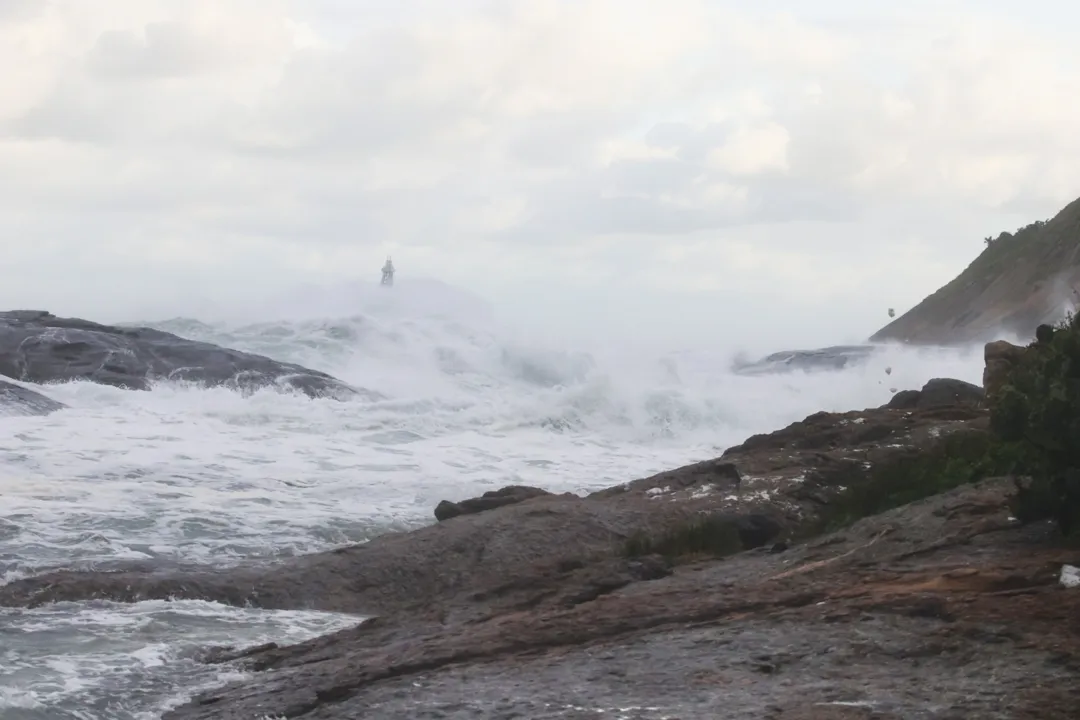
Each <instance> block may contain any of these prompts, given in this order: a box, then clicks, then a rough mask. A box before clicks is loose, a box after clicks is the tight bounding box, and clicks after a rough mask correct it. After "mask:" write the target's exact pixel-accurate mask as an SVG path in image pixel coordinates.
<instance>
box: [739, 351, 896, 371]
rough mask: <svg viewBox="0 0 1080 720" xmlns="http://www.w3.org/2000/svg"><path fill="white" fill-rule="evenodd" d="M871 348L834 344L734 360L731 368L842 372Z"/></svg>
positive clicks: (867, 353)
mask: <svg viewBox="0 0 1080 720" xmlns="http://www.w3.org/2000/svg"><path fill="white" fill-rule="evenodd" d="M876 350H877V348H876V347H874V346H873V345H836V346H833V347H827V348H819V349H816V350H783V351H781V352H776V353H773V354H772V355H768V356H766V357H764V358H761V359H760V360H754V361H750V360H746V359H744V358H737V359H736V360H735V361H734V362H733V363H732V365H731V370H732V372H734V373H736V374H738V375H771V374H774V373H788V372H795V371H802V372H811V371H819V370H844V369H846V368H849V367H854V366H855V365H858V364H861V363H863V362H865V361H866V360H867V359H868V358H869V357H870V356H871V355H872V354H873V353H874V352H876Z"/></svg>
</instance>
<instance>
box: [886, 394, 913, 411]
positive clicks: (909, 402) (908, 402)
mask: <svg viewBox="0 0 1080 720" xmlns="http://www.w3.org/2000/svg"><path fill="white" fill-rule="evenodd" d="M921 397H922V393H921V392H919V391H918V390H901V391H900V392H898V393H896V394H895V395H893V396H892V398H891V399H890V400H889V402H887V403H885V405H884V406H883V407H887V408H889V409H890V410H913V409H915V408H917V407H918V406H919V399H920V398H921Z"/></svg>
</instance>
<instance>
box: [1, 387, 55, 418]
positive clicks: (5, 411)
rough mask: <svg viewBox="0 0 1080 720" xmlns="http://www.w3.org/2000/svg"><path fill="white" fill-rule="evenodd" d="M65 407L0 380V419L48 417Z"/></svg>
mask: <svg viewBox="0 0 1080 720" xmlns="http://www.w3.org/2000/svg"><path fill="white" fill-rule="evenodd" d="M65 407H67V406H66V405H64V403H62V402H57V401H56V400H53V399H52V398H48V397H45V396H44V395H42V394H41V393H39V392H36V391H34V390H30V389H28V388H24V387H22V386H21V385H16V384H14V383H9V382H4V381H3V380H0V417H2V416H4V415H7V416H13V415H23V416H28V415H48V414H49V413H54V412H56V411H57V410H63V409H64V408H65Z"/></svg>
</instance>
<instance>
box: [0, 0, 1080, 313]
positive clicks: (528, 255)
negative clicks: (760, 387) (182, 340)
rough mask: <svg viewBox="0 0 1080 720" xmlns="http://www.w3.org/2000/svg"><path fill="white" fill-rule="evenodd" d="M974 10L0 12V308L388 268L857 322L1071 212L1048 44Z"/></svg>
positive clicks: (1063, 109)
mask: <svg viewBox="0 0 1080 720" xmlns="http://www.w3.org/2000/svg"><path fill="white" fill-rule="evenodd" d="M1039 1H1041V0H1039ZM1063 7H1064V6H1063ZM982 8H983V6H981V5H977V4H974V3H968V4H960V5H954V10H953V11H952V14H943V13H939V12H935V11H932V10H930V8H929V4H928V3H915V4H909V5H905V6H904V7H903V8H897V9H896V10H895V11H893V10H890V9H886V8H873V9H868V6H865V5H861V6H855V5H854V4H853V3H852V2H850V1H849V0H829V1H828V2H823V3H816V4H814V7H813V8H812V12H811V9H810V8H808V7H807V6H805V4H800V3H794V2H787V1H785V0H770V1H769V2H766V3H763V4H762V5H761V6H760V8H759V9H758V10H754V9H751V6H748V5H746V4H744V3H735V2H734V1H733V0H732V1H730V2H724V1H721V0H672V1H671V2H668V3H664V4H660V3H656V2H651V1H649V0H580V1H571V0H520V1H519V0H514V1H513V2H509V1H508V2H494V3H487V2H479V1H473V0H469V1H468V2H466V1H465V0H462V1H461V2H455V3H440V2H427V1H425V0H401V1H400V2H390V1H389V0H355V1H350V2H343V1H339V0H309V1H307V2H299V0H297V1H296V2H287V1H286V0H100V1H99V2H95V3H86V2H82V1H81V0H54V1H53V2H49V3H44V2H25V1H20V2H14V1H13V0H6V1H0V65H2V66H3V67H4V68H5V72H4V73H3V74H2V75H0V168H2V169H3V170H2V172H0V237H2V238H4V240H3V242H4V244H5V247H4V248H3V252H4V257H5V262H4V263H3V264H2V265H0V306H8V305H21V306H25V305H28V304H30V305H53V306H54V307H55V305H54V304H55V303H57V302H72V301H71V298H73V297H75V296H77V295H78V294H79V293H78V292H76V287H77V286H78V284H79V283H80V282H82V283H90V281H89V280H87V279H86V278H87V275H88V274H90V273H94V274H96V275H95V277H96V278H100V279H95V280H94V281H93V283H100V286H101V287H102V288H106V289H107V288H110V287H112V288H116V287H119V286H121V285H123V284H124V283H125V282H127V281H128V280H130V276H131V275H132V274H134V273H139V274H141V275H142V276H143V278H144V280H140V281H139V283H136V284H140V285H145V286H146V287H149V288H156V289H157V290H158V291H160V292H162V293H166V291H168V292H169V293H171V294H172V296H175V297H183V296H184V294H185V292H188V291H189V290H190V287H191V285H192V284H193V283H204V284H206V283H221V287H218V286H217V285H213V286H211V285H206V288H205V290H204V291H203V292H204V293H208V294H210V295H213V294H215V293H217V294H218V295H220V296H221V297H222V298H224V299H228V298H229V297H236V296H243V295H247V294H250V293H251V292H252V291H253V290H252V288H255V287H260V288H273V287H280V286H284V285H287V284H290V283H294V282H301V281H303V280H305V279H329V278H343V277H350V276H355V275H356V274H357V273H360V272H361V271H364V270H366V271H367V273H368V275H370V274H372V273H373V272H374V270H375V269H377V266H378V264H379V263H381V260H382V255H383V254H385V252H386V251H388V250H390V249H392V250H393V252H394V255H395V260H396V261H397V262H398V264H399V267H400V268H401V271H402V272H403V273H421V274H429V275H438V276H441V277H443V278H444V279H446V280H447V281H449V282H459V283H460V282H478V283H480V284H481V285H482V287H479V288H478V289H480V290H481V291H484V290H485V289H486V291H487V292H489V293H491V294H499V293H503V294H513V293H515V292H516V293H517V294H518V295H519V296H521V297H522V298H524V293H525V292H526V291H525V289H524V288H526V287H527V286H528V282H525V279H532V280H535V279H537V278H543V284H544V285H545V286H547V287H555V286H561V285H560V283H562V284H563V285H565V287H566V289H567V291H568V292H570V291H580V292H584V291H585V290H584V288H587V287H589V286H590V285H591V287H592V290H591V291H590V292H598V293H605V292H607V293H609V294H611V296H612V297H615V296H617V295H618V293H619V292H623V291H625V292H631V290H633V291H636V292H638V293H648V292H652V291H655V292H658V293H659V292H669V291H671V289H672V288H681V289H680V290H679V292H685V293H691V294H693V292H696V293H699V294H700V295H701V296H702V297H705V296H709V297H714V298H720V297H728V296H729V295H731V294H732V293H735V294H738V293H742V296H743V297H748V298H749V297H754V298H757V299H756V300H754V302H760V303H766V302H770V298H771V297H775V298H777V300H776V302H782V303H785V307H787V305H786V303H789V302H790V300H791V298H793V297H794V298H798V302H799V306H800V307H809V306H810V305H813V304H814V303H825V304H826V305H827V304H828V303H833V304H834V305H833V307H834V311H835V312H837V313H846V316H847V317H850V318H851V321H850V322H852V323H863V324H865V330H867V331H870V330H872V329H874V328H873V323H876V320H873V321H872V320H870V319H869V318H870V317H871V316H870V315H869V311H867V314H864V315H860V314H859V312H861V311H859V312H856V311H855V310H853V309H852V308H854V307H861V306H862V305H866V304H874V303H878V302H879V301H880V304H882V305H885V306H888V305H896V306H902V305H903V304H904V303H905V302H914V301H915V300H917V299H918V298H919V297H921V296H922V295H925V294H926V293H928V292H930V291H932V290H934V289H935V288H936V287H937V285H938V284H940V282H941V281H943V280H945V279H948V276H949V275H950V274H951V273H953V272H954V271H957V270H959V269H961V268H962V267H963V265H964V264H966V262H967V260H969V259H970V257H971V256H972V255H974V253H976V252H977V251H978V249H979V246H980V242H981V238H982V237H984V236H985V235H987V234H992V233H995V232H997V231H999V230H1002V229H1010V228H1013V227H1015V226H1016V225H1018V224H1020V223H1022V222H1024V221H1026V220H1032V219H1036V218H1041V217H1046V216H1048V215H1050V214H1052V213H1053V212H1054V211H1055V210H1056V209H1057V208H1059V207H1060V206H1061V205H1063V204H1064V203H1065V202H1067V201H1068V200H1071V199H1072V198H1073V197H1075V196H1076V195H1078V194H1080V192H1078V189H1080V162H1077V155H1078V154H1080V139H1078V138H1077V135H1076V133H1075V128H1076V127H1077V126H1078V124H1080V49H1077V48H1076V46H1075V44H1074V43H1072V42H1071V40H1070V39H1069V37H1068V36H1067V35H1063V34H1061V33H1060V32H1059V29H1058V28H1056V27H1052V26H1046V27H1039V26H1035V25H1031V24H1030V23H1028V24H1024V23H1023V22H1021V21H1020V19H1021V18H1020V16H1019V15H1015V16H1014V15H1012V14H1010V11H1000V10H992V9H990V6H989V5H987V6H986V9H982ZM856 11H858V12H856ZM991 13H993V14H991ZM911 237H920V238H922V239H921V240H919V241H918V243H916V244H915V245H912V244H911V243H912V242H914V241H912V240H911V239H910V238H911ZM916 247H918V248H919V249H918V250H917V251H916V250H915V249H913V248H916ZM658 264H660V265H661V266H662V267H664V268H665V270H664V272H663V273H657V272H655V268H656V267H657V266H658ZM493 267H497V268H498V271H497V272H483V271H484V269H485V268H489V269H490V268H493ZM927 268H933V269H932V270H928V269H927ZM240 271H242V272H243V278H244V279H243V281H242V282H241V281H240V280H238V279H237V278H238V275H237V273H238V272H240ZM733 272H734V273H735V274H734V275H733V274H732V273H733ZM61 278H63V279H61ZM105 278H111V280H108V281H106V280H105ZM155 278H156V280H155ZM225 278H231V280H229V281H228V282H226V280H225ZM532 280H530V282H531V281H532ZM132 282H134V281H132ZM538 282H539V281H538ZM94 286H95V287H97V285H94ZM133 287H134V285H133ZM575 288H576V290H575ZM620 288H622V290H620ZM763 288H769V289H770V290H769V292H764V291H763V290H762V289H763ZM100 293H105V291H104V290H102V291H100ZM100 293H99V294H97V295H94V296H93V299H92V300H87V301H86V303H85V304H82V305H81V304H80V303H74V304H75V306H76V307H85V308H86V313H91V312H92V311H94V308H96V307H99V305H95V302H98V303H99V304H100V307H102V308H104V307H106V305H107V303H105V300H106V298H105V295H104V294H100ZM105 294H107V293H105ZM507 296H509V295H507ZM116 297H117V298H119V297H121V296H120V295H117V296H116ZM125 297H126V296H125ZM658 297H659V296H658ZM665 297H666V296H665ZM857 298H861V299H862V300H858V299H857ZM867 298H869V299H867ZM522 301H523V302H524V300H522ZM688 302H689V301H688ZM716 302H719V300H716ZM117 303H120V300H116V302H115V303H113V305H110V306H109V307H114V306H116V305H117ZM110 312H113V311H112V310H110ZM815 312H819V310H815ZM874 317H876V316H874Z"/></svg>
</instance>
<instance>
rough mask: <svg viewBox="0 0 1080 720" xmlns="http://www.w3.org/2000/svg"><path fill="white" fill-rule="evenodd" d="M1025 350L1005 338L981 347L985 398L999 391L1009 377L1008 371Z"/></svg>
mask: <svg viewBox="0 0 1080 720" xmlns="http://www.w3.org/2000/svg"><path fill="white" fill-rule="evenodd" d="M1025 352H1027V349H1026V348H1023V347H1021V346H1019V345H1013V344H1012V343H1011V342H1008V341H1006V340H996V341H994V342H990V343H987V344H986V347H984V348H983V360H984V362H985V367H984V368H983V390H984V391H985V393H986V397H987V399H991V398H993V397H994V396H996V395H997V393H998V392H1000V390H1001V388H1002V387H1004V385H1005V383H1006V381H1007V380H1008V378H1009V373H1010V372H1012V369H1013V368H1014V367H1016V365H1017V363H1019V362H1020V359H1021V358H1023V357H1024V353H1025Z"/></svg>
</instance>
